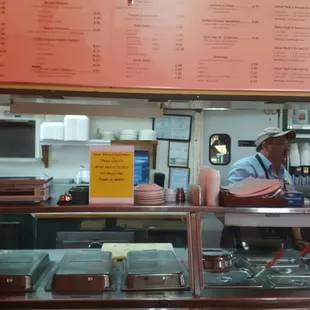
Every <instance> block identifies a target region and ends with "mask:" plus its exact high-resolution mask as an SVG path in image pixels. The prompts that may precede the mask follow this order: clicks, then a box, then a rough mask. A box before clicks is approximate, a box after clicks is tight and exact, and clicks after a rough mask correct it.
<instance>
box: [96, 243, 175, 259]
mask: <svg viewBox="0 0 310 310" xmlns="http://www.w3.org/2000/svg"><path fill="white" fill-rule="evenodd" d="M144 250H153V251H155V250H158V251H160V250H161V251H170V252H172V253H174V249H173V246H172V244H171V243H104V244H103V246H102V248H101V251H108V252H111V253H112V258H113V260H123V259H126V258H127V254H128V252H130V251H144Z"/></svg>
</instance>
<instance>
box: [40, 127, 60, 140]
mask: <svg viewBox="0 0 310 310" xmlns="http://www.w3.org/2000/svg"><path fill="white" fill-rule="evenodd" d="M40 140H61V141H63V140H64V123H62V122H45V123H42V124H41V127H40Z"/></svg>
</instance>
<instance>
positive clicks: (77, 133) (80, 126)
mask: <svg viewBox="0 0 310 310" xmlns="http://www.w3.org/2000/svg"><path fill="white" fill-rule="evenodd" d="M64 138H65V141H87V140H88V139H89V118H88V117H87V116H85V115H66V116H65V117H64Z"/></svg>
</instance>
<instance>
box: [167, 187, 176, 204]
mask: <svg viewBox="0 0 310 310" xmlns="http://www.w3.org/2000/svg"><path fill="white" fill-rule="evenodd" d="M165 202H176V192H175V190H174V189H172V188H167V189H166V190H165Z"/></svg>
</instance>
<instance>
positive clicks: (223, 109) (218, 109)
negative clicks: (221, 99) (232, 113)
mask: <svg viewBox="0 0 310 310" xmlns="http://www.w3.org/2000/svg"><path fill="white" fill-rule="evenodd" d="M203 110H204V111H229V110H230V109H229V108H204V109H203Z"/></svg>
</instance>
